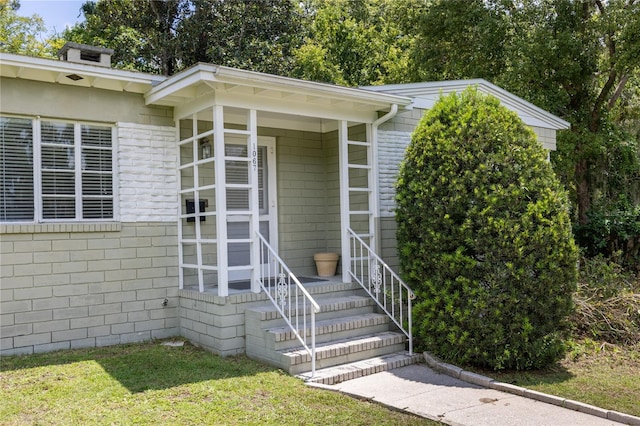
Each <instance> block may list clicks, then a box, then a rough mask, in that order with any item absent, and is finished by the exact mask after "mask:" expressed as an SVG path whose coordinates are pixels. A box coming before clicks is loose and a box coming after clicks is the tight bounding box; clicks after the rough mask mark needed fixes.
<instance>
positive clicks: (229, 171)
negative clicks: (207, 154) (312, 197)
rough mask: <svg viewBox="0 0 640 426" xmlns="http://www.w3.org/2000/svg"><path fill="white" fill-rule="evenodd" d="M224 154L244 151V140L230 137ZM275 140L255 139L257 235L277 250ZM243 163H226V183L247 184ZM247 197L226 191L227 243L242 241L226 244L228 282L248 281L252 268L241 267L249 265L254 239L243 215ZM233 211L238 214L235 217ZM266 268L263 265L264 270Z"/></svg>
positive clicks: (242, 193)
mask: <svg viewBox="0 0 640 426" xmlns="http://www.w3.org/2000/svg"><path fill="white" fill-rule="evenodd" d="M225 142H226V143H225V151H226V153H225V155H227V156H234V153H235V152H238V153H241V152H242V151H243V150H245V151H246V149H247V145H246V142H244V141H243V140H239V141H238V143H234V142H233V138H230V137H227V138H226V139H225ZM275 149H276V144H275V138H272V137H264V136H260V137H258V200H259V209H260V233H261V234H262V235H263V236H264V237H265V239H266V240H267V241H269V244H271V246H272V247H273V248H274V250H276V252H277V250H278V230H277V226H278V220H277V217H278V216H277V198H276V159H275ZM246 167H247V164H246V163H240V162H238V163H234V162H233V161H228V162H227V163H226V179H227V183H228V184H229V183H231V184H233V183H234V182H235V183H246V181H245V180H246V176H247V171H246ZM247 195H248V194H247V193H246V192H244V191H241V190H234V189H227V238H228V239H229V240H235V241H238V240H243V239H244V240H245V241H242V242H229V244H228V248H227V250H228V259H229V267H230V268H229V281H240V280H248V279H250V278H251V269H250V268H243V267H246V266H250V264H251V243H249V240H251V239H252V238H253V236H252V235H249V229H250V226H249V220H250V217H249V216H247V215H246V214H240V212H245V211H246V210H247V209H248V208H249V204H248V202H249V201H248V196H247ZM234 212H237V213H236V214H234ZM265 266H266V265H263V269H265Z"/></svg>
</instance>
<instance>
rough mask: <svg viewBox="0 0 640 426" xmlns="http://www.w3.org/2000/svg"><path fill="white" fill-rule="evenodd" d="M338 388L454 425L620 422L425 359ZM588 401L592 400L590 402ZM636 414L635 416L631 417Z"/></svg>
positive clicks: (559, 425) (556, 425) (593, 425)
mask: <svg viewBox="0 0 640 426" xmlns="http://www.w3.org/2000/svg"><path fill="white" fill-rule="evenodd" d="M312 386H318V387H322V388H324V389H331V390H335V391H340V392H343V393H345V394H348V395H351V396H355V397H358V398H364V399H368V400H372V401H375V402H378V403H380V404H384V405H386V406H389V407H393V408H396V409H400V410H403V411H407V412H409V413H413V414H416V415H419V416H422V417H426V418H429V419H432V420H437V421H440V422H443V423H446V424H450V425H469V426H481V425H518V426H521V425H532V426H533V425H535V426H540V425H554V426H562V425H567V426H569V425H570V426H575V425H585V426H596V425H620V424H625V423H617V422H615V421H613V420H610V419H606V418H602V417H597V416H594V415H590V414H586V413H584V412H579V411H574V410H571V409H568V408H563V407H559V406H557V405H552V404H548V403H545V402H541V401H537V400H534V399H530V398H525V397H523V396H518V395H514V394H512V393H506V392H501V391H497V390H494V389H488V388H484V387H481V386H477V385H474V384H471V383H467V382H465V381H462V380H459V379H456V378H454V377H451V376H448V375H446V374H441V373H437V372H436V371H434V370H432V369H431V368H429V367H427V366H426V365H425V364H413V365H409V366H406V367H401V368H396V369H394V370H390V371H385V372H381V373H376V374H372V375H370V376H365V377H360V378H357V379H353V380H349V381H346V382H342V383H339V384H337V385H312ZM587 407H588V406H587ZM633 419H637V418H632V419H631V420H633Z"/></svg>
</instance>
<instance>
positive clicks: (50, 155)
mask: <svg viewBox="0 0 640 426" xmlns="http://www.w3.org/2000/svg"><path fill="white" fill-rule="evenodd" d="M34 129H38V130H39V132H35V133H34ZM38 135H39V139H38ZM0 137H1V142H2V145H1V148H0V161H1V163H0V170H1V171H2V176H1V179H2V180H1V181H0V221H3V222H8V221H28V222H33V221H39V220H56V219H66V220H74V219H75V220H82V219H113V215H114V195H113V188H114V184H115V183H114V176H113V173H114V168H113V145H112V128H111V127H109V126H99V125H89V124H81V123H72V122H63V121H55V120H31V119H27V118H12V117H0ZM34 152H35V154H34ZM34 164H38V165H39V167H40V170H39V173H34ZM38 175H39V177H40V180H39V182H35V183H38V185H35V184H34V176H38ZM36 192H38V193H36ZM35 200H40V201H39V202H41V203H42V205H41V210H39V209H37V208H36V205H35ZM38 211H40V214H39V217H35V213H36V212H38Z"/></svg>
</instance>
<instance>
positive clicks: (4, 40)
mask: <svg viewBox="0 0 640 426" xmlns="http://www.w3.org/2000/svg"><path fill="white" fill-rule="evenodd" d="M18 9H20V1H19V0H0V51H2V52H8V53H18V54H20V55H30V56H53V54H52V52H51V49H50V48H49V45H48V43H47V41H46V40H45V41H41V40H38V36H39V34H40V33H42V32H43V31H44V30H45V27H44V21H43V20H42V18H41V17H40V16H38V15H33V16H31V17H23V16H19V15H18V14H17V13H16V12H17V10H18Z"/></svg>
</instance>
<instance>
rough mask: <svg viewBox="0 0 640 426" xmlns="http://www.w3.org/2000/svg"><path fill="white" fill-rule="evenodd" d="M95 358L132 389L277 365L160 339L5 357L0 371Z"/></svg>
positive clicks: (239, 374)
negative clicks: (169, 343) (218, 353)
mask: <svg viewBox="0 0 640 426" xmlns="http://www.w3.org/2000/svg"><path fill="white" fill-rule="evenodd" d="M86 361H94V362H97V363H98V364H100V366H101V367H102V368H103V369H104V371H105V372H107V373H108V374H109V375H110V376H111V377H113V378H114V379H115V380H117V381H118V382H119V383H120V384H122V385H123V386H124V387H126V388H127V389H128V390H129V391H130V392H132V393H137V392H144V391H147V390H161V389H168V388H172V387H175V386H180V385H183V384H189V383H197V382H202V381H207V380H223V379H228V378H233V377H243V376H253V375H256V374H258V373H262V372H268V371H274V370H275V369H274V368H271V367H269V366H266V365H264V364H261V363H258V362H255V361H252V360H250V359H248V358H246V357H245V356H235V357H224V358H223V357H220V356H218V355H215V354H212V353H209V352H206V351H204V350H203V349H200V348H196V347H194V346H192V345H190V344H189V343H186V342H185V344H184V346H181V347H170V346H163V345H161V344H160V342H149V343H141V344H130V345H118V346H110V347H104V348H91V349H75V350H67V351H59V352H52V353H46V354H36V355H26V356H14V357H4V358H2V359H1V361H0V363H1V364H0V371H11V370H19V369H27V368H36V367H44V366H51V365H65V364H73V363H81V362H86Z"/></svg>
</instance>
